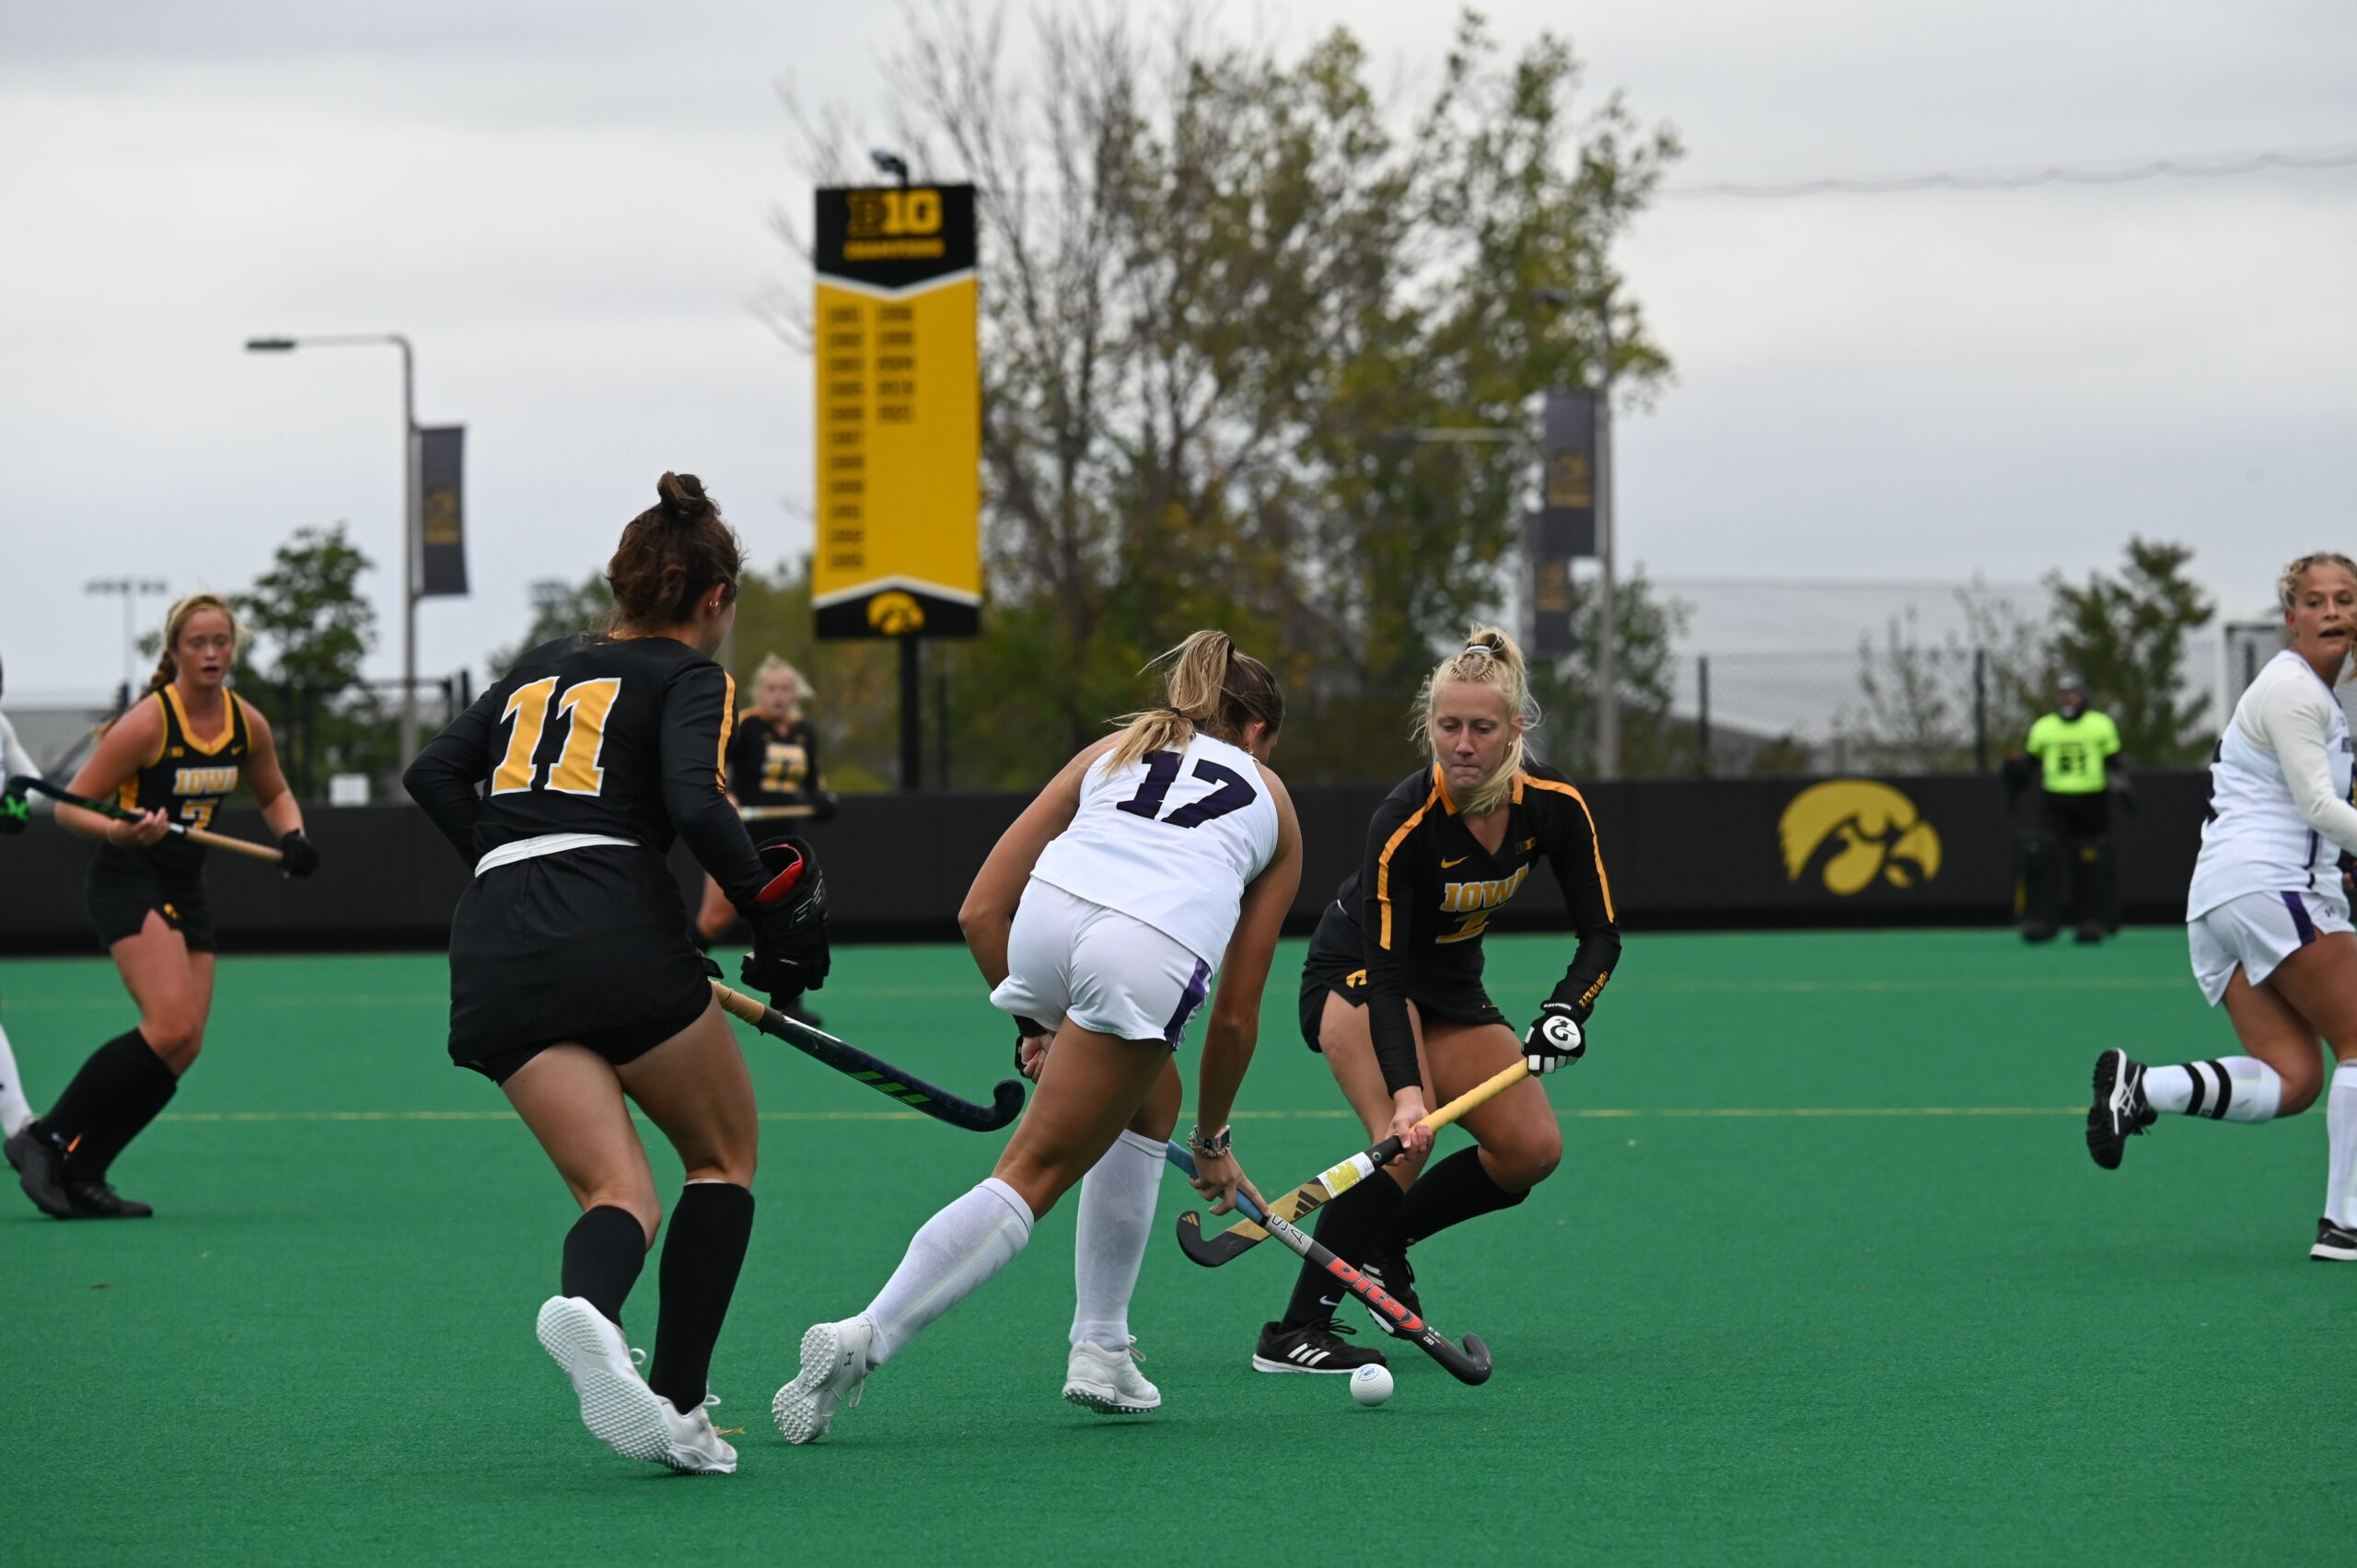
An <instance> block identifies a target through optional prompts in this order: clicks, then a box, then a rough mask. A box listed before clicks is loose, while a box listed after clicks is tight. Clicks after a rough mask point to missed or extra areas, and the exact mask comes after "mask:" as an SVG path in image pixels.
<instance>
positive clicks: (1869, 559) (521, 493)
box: [0, 0, 2357, 698]
mask: <svg viewBox="0 0 2357 1568" xmlns="http://www.w3.org/2000/svg"><path fill="white" fill-rule="evenodd" d="M1487 10H1488V11H1489V14H1490V15H1491V17H1492V20H1493V22H1494V24H1495V27H1496V29H1497V30H1498V31H1499V32H1500V33H1501V34H1502V35H1503V36H1504V38H1505V39H1506V40H1508V41H1510V42H1512V41H1520V40H1522V39H1525V38H1527V37H1528V36H1529V35H1530V34H1531V33H1532V32H1533V31H1534V30H1535V29H1538V27H1540V26H1542V25H1548V26H1554V27H1557V28H1561V29H1567V30H1568V31H1569V32H1570V35H1571V37H1572V39H1573V43H1574V45H1575V46H1576V48H1577V49H1578V50H1579V52H1581V54H1582V55H1583V56H1584V57H1585V60H1586V62H1587V64H1588V68H1589V81H1590V84H1591V86H1592V87H1596V88H1598V89H1602V88H1616V87H1617V88H1620V89H1621V90H1623V91H1625V92H1626V93H1627V94H1628V96H1629V99H1630V100H1631V104H1632V106H1633V107H1634V108H1635V110H1637V111H1638V112H1639V113H1640V114H1641V115H1642V116H1644V117H1646V118H1647V119H1651V120H1665V121H1667V122H1670V123H1672V124H1674V125H1675V126H1676V127H1677V128H1678V131H1679V132H1680V134H1682V135H1683V137H1684V138H1685V140H1686V143H1687V145H1688V148H1689V156H1688V157H1687V158H1686V160H1685V162H1684V163H1683V165H1682V166H1681V167H1680V168H1679V169H1678V171H1677V172H1676V174H1675V175H1674V176H1673V183H1675V184H1678V185H1691V184H1697V183H1702V182H1707V181H1712V180H1772V179H1778V178H1783V177H1804V176H1812V175H1830V174H1839V175H1865V174H1875V173H1882V172H1894V171H1898V172H1904V171H1912V170H1918V169H1926V168H1987V167H1991V166H2012V165H2020V164H2025V163H2044V162H2049V161H2055V160H2107V159H2124V158H2131V157H2142V156H2146V155H2160V154H2181V153H2203V152H2213V151H2227V150H2235V149H2257V148H2288V147H2300V146H2315V145H2324V144H2341V145H2348V144H2357V6H2351V5H2348V4H2346V3H2345V0H2214V3H2212V0H2204V3H2194V0H2138V3H2135V4H2130V3H2127V0H2087V3H2083V4H2079V5H2075V6H2055V5H2052V4H2050V0H2039V3H2036V4H2032V3H2028V0H1970V3H1949V4H1935V5H1918V6H1898V5H1893V4H1889V3H1887V0H1880V3H1876V0H1802V3H1791V4H1784V5H1780V6H1761V5H1759V4H1757V3H1750V0H1747V3H1736V0H1680V3H1679V4H1676V5H1662V4H1659V3H1658V0H1651V3H1648V0H1596V3H1593V4H1589V5H1586V6H1564V5H1561V4H1555V5H1542V4H1532V3H1527V0H1492V4H1491V5H1489V6H1487ZM1232 13H1233V14H1235V15H1237V16H1239V17H1249V16H1250V15H1252V13H1250V12H1249V11H1248V10H1246V9H1245V8H1243V7H1233V8H1232ZM1260 14H1261V15H1264V16H1265V17H1270V18H1272V19H1274V20H1275V21H1276V23H1277V25H1278V26H1279V27H1280V29H1282V31H1283V34H1284V35H1285V36H1286V37H1287V38H1288V39H1290V40H1292V41H1295V42H1299V41H1305V40H1306V39H1307V38H1308V37H1310V36H1311V35H1312V34H1313V33H1314V32H1316V31H1318V30H1321V29H1324V28H1325V27H1327V26H1330V25H1333V24H1334V23H1336V22H1339V21H1347V22H1348V23H1349V24H1350V25H1351V26H1353V28H1355V29H1358V30H1359V31H1360V33H1361V35H1362V36H1363V37H1364V39H1365V40H1366V41H1368V43H1369V44H1370V45H1371V46H1372V48H1373V49H1374V51H1375V52H1376V58H1377V60H1378V61H1380V62H1381V63H1382V70H1383V73H1384V75H1385V76H1386V77H1387V78H1391V77H1395V76H1396V77H1398V78H1399V79H1404V80H1406V81H1409V82H1411V83H1412V82H1428V81H1429V80H1430V79H1431V77H1432V75H1433V73H1434V68H1435V65H1434V63H1435V61H1436V58H1437V54H1438V52H1439V51H1440V50H1441V49H1442V48H1443V47H1445V45H1446V39H1447V32H1448V25H1449V24H1448V15H1447V13H1446V10H1445V8H1443V7H1442V6H1435V5H1433V4H1430V3H1428V0H1426V3H1415V4H1411V3H1407V0H1349V3H1348V4H1342V3H1336V0H1318V3H1316V4H1295V5H1289V6H1275V5H1271V6H1268V7H1266V8H1265V9H1264V11H1263V12H1262V13H1260ZM898 27H899V22H898V19H897V15H896V13H895V11H894V10H893V8H892V7H890V6H884V5H874V6H817V5H811V4H807V3H800V4H780V3H775V0H772V3H769V4H752V3H748V0H675V3H674V4H672V5H670V6H661V7H656V6H645V5H643V4H635V3H633V4H620V3H613V0H566V3H563V4H555V3H548V4H517V3H506V4H500V3H495V0H494V3H483V0H476V3H470V4H465V5H460V4H456V3H454V0H407V3H405V4H403V5H401V6H389V5H377V6H367V7H360V6H318V5H315V4H309V3H306V0H207V3H206V4H203V5H189V4H185V3H176V0H109V3H107V4H102V5H85V6H67V5H57V4H53V3H52V0H0V279H5V285H4V286H0V467H5V473H6V486H5V490H0V519H5V521H0V528H5V532H6V552H5V554H4V555H0V656H5V659H6V673H7V680H8V689H9V691H10V692H11V693H12V694H17V695H19V696H22V697H28V698H29V697H35V696H37V695H38V694H40V693H43V692H51V693H63V692H67V691H74V692H90V691H102V690H104V689H106V688H107V687H109V686H110V685H111V684H112V683H113V681H114V680H115V679H118V677H119V675H120V671H121V665H122V634H121V616H120V607H119V606H118V605H117V604H116V603H114V602H112V601H100V600H93V599H88V598H85V596H84V593H83V585H84V583H85V581H86V580H87V579H88V578H90V577H92V576H94V575H118V574H124V573H134V574H141V575H154V576H157V577H160V578H162V579H164V580H166V581H168V583H169V584H170V585H171V587H172V588H173V590H174V591H176V592H179V591H186V590H188V589H190V588H193V587H200V586H202V587H222V588H236V587H242V586H243V585H245V584H246V583H248V582H250V580H251V579H252V577H253V576H254V575H255V574H256V573H257V572H258V571H259V570H260V569H261V567H262V566H263V564H264V563H265V562H266V561H267V559H268V556H269V554H270V552H271V550H272V549H273V546H275V545H276V544H277V543H278V542H279V541H280V540H282V539H283V538H284V536H285V535H286V533H287V532H288V531H289V530H290V529H291V528H293V527H295V526H296V525H297V524H301V523H306V522H321V521H330V520H333V519H336V518H345V519H348V520H349V521H350V522H351V524H352V526H353V528H354V532H355V533H356V535H357V536H358V538H359V540H361V541H362V543H363V545H364V547H365V548H366V549H368V550H369V551H370V552H371V553H372V554H373V555H375V556H376V557H377V559H378V560H379V561H380V562H383V563H386V565H387V567H388V569H387V570H384V571H380V572H379V573H377V575H376V577H375V579H374V582H375V586H376V587H377V589H378V590H379V595H380V602H381V604H382V606H383V615H384V620H385V628H386V632H387V636H386V640H385V643H384V645H383V647H382V649H381V650H380V653H379V655H378V657H377V667H378V668H379V669H380V670H382V671H384V672H388V673H389V672H390V671H392V670H393V669H394V668H396V667H397V661H398V643H397V641H396V639H395V637H394V635H393V633H394V629H395V627H396V626H397V624H398V621H397V617H396V615H395V596H396V589H397V572H395V571H394V570H392V569H391V567H392V565H393V563H396V562H397V561H398V556H397V555H395V553H394V550H395V546H396V539H397V531H396V530H397V528H398V522H397V519H398V514H399V506H400V496H401V447H400V440H399V419H400V402H399V380H398V375H397V362H396V360H395V357H394V355H393V354H392V352H391V351H390V350H389V349H337V350H332V351H330V350H319V351H317V352H311V351H306V352H303V353H299V354H295V355H293V356H291V357H289V356H253V355H247V354H242V353H240V352H239V346H238V345H239V344H240V343H241V342H242V341H243V340H244V339H245V338H246V337H248V336H249V335H252V334H256V333H262V332H280V331H284V332H331V331H378V330H399V331H406V332H408V333H409V334H410V335H411V336H412V338H413V339H414V340H415V341H416V343H417V347H418V354H419V403H420V412H421V414H422V416H423V417H424V419H425V420H426V421H427V422H428V423H435V422H444V421H449V422H464V423H465V424H467V425H468V427H469V431H470V436H469V440H470V447H469V453H468V460H469V470H468V475H467V482H468V496H467V502H468V508H469V513H470V540H469V550H470V567H471V571H472V574H473V580H474V592H473V594H472V596H471V597H470V598H466V599H457V600H430V601H428V602H427V603H426V605H425V606H424V611H423V615H422V621H421V625H422V646H421V657H420V665H421V668H422V669H424V671H427V672H430V673H440V672H443V671H447V670H449V669H452V668H457V667H459V666H460V665H476V666H478V667H479V666H480V662H481V658H482V654H483V651H484V650H485V649H486V648H487V647H489V646H491V645H494V644H497V643H500V642H502V641H505V640H507V639H509V638H511V637H512V636H513V635H514V634H515V633H516V632H517V630H518V629H519V627H520V625H521V623H522V621H524V619H525V617H526V614H527V609H526V601H525V589H526V585H527V584H528V582H530V581H531V580H533V579H535V578H539V577H545V576H561V577H566V578H578V577H580V576H581V575H584V574H586V572H587V571H589V570H590V569H591V568H592V567H594V566H595V565H597V564H598V563H600V562H601V561H602V559H603V557H604V555H605V553H606V552H607V550H608V549H610V545H611V541H612V539H613V536H614V533H615V530H616V528H618V526H619V525H620V523H621V522H622V521H623V520H624V519H626V518H627V517H629V516H630V515H632V514H633V512H635V511H636V510H638V509H639V507H640V506H641V505H644V504H645V503H646V502H648V501H649V500H651V499H652V482H653V479H654V477H655V475H656V473H657V472H659V471H660V470H663V469H665V468H667V467H668V468H680V469H690V470H696V471H698V472H701V473H702V475H704V477H705V479H706V480H707V482H709V483H710V485H711V486H712V488H713V490H714V493H715V494H717V495H719V496H720V497H721V498H722V500H723V502H724V504H725V505H726V506H727V508H728V511H729V514H730V516H731V517H732V519H733V520H734V521H735V522H736V523H737V527H738V528H740V530H742V531H743V532H744V533H745V534H746V536H747V537H748V539H749V541H750V542H751V544H752V545H753V547H754V552H755V554H756V556H757V557H759V558H761V559H763V560H776V559H781V558H783V557H784V556H785V555H786V554H788V553H789V552H795V551H798V550H800V549H802V548H804V547H805V545H806V544H807V537H808V525H807V522H806V521H803V520H801V519H802V517H803V514H802V512H801V511H800V509H799V504H800V503H802V502H804V501H806V500H807V495H808V489H809V483H808V470H809V446H810V436H809V389H808V381H809V367H808V365H807V362H806V361H803V360H800V359H798V358H797V357H796V356H795V354H792V353H790V352H789V351H788V350H787V349H786V348H785V347H784V345H783V344H782V343H780V342H779V341H778V340H777V339H776V338H775V337H773V336H772V334H771V333H770V332H769V331H768V330H767V329H766V328H765V327H763V326H762V325H761V322H760V321H759V320H758V319H757V318H756V316H755V315H754V313H753V312H752V310H751V308H750V306H749V302H750V301H751V300H752V298H753V297H754V296H756V295H757V294H758V293H759V292H760V291H761V289H763V288H764V287H765V286H767V285H771V284H772V283H773V282H774V281H775V280H776V279H777V277H778V276H779V274H780V270H781V268H780V251H779V248H778V245H777V242H776V241H775V239H774V238H772V235H771V234H770V232H769V230H768V228H767V225H766V215H767V213H768V211H769V209H770V208H771V206H772V204H774V203H781V202H783V203H789V204H792V205H793V206H795V208H796V209H797V210H798V209H799V208H801V207H802V206H803V205H804V204H805V203H807V195H806V194H805V193H804V192H802V191H801V190H800V189H798V188H797V186H796V185H795V182H794V179H793V175H792V171H791V168H790V167H789V164H788V161H787V157H786V154H785V134H784V121H783V117H782V115H781V112H780V110H779V108H778V105H777V100H776V97H775V92H774V84H775V83H776V81H777V80H778V79H779V78H781V77H784V76H791V77H793V78H794V79H795V80H796V81H797V82H798V83H799V84H800V85H801V86H802V87H803V88H804V89H805V91H806V92H807V93H808V94H810V95H811V96H814V97H822V98H823V97H830V96H831V97H833V98H835V99H839V100H841V101H842V102H844V103H845V104H847V105H849V106H850V107H851V108H853V110H859V109H861V108H862V106H864V105H866V104H867V103H869V102H870V95H871V92H872V83H873V79H874V75H875V72H874V69H873V63H874V61H875V59H876V58H877V55H878V53H879V52H882V51H883V50H885V49H887V48H888V47H889V45H890V43H891V41H892V39H893V37H894V34H895V32H896V30H897V29H898ZM2352 257H2357V168H2340V169H2334V170H2328V171H2323V172H2310V173H2291V172H2269V173H2262V174H2257V175H2251V176H2247V177H2244V178H2240V179H2223V180H2154V181H2150V182H2146V183H2142V184H2134V185H2128V186H2123V187H2119V188H2111V189H2096V190H2089V189H2064V190H2055V189H2048V190H2040V191H2030V192H2011V193H1985V194H1951V193H1925V194H1910V195H1890V196H1875V197H1824V198H1818V199H1815V200H1806V201H1777V202H1759V201H1730V200H1714V201H1713V200H1689V201H1668V202H1665V203H1662V204H1661V205H1660V206H1659V207H1658V208H1657V210H1656V211H1655V212H1654V213H1653V214H1651V215H1648V216H1646V217H1645V218H1644V219H1643V221H1642V223H1641V225H1640V226H1639V227H1638V229H1637V231H1636V232H1635V234H1634V236H1633V237H1632V238H1631V242H1630V243H1629V245H1628V246H1627V247H1626V249H1625V250H1624V252H1623V255H1622V262H1623V265H1624V268H1625V271H1626V273H1627V274H1628V277H1629V280H1630V287H1631V290H1632V291H1633V292H1634V293H1635V294H1636V295H1637V296H1639V297H1641V298H1642V300H1643V303H1644V306H1645V308H1646V309H1647V310H1648V311H1649V313H1650V315H1651V319H1652V321H1653V324H1654V327H1655V331H1656V332H1657V334H1658V336H1659V338H1660V339H1661V341H1662V342H1663V343H1664V344H1665V345H1666V347H1667V349H1668V350H1669V352H1670V354H1672V355H1673V357H1674V358H1675V360H1676V362H1677V365H1678V381H1677V384H1676V385H1675V386H1674V387H1673V388H1671V389H1670V390H1669V391H1668V393H1667V394H1666V396H1665V397H1664V398H1662V399H1661V400H1660V401H1659V403H1658V404H1657V406H1656V407H1655V408H1654V409H1652V410H1651V411H1650V412H1646V413H1644V414H1643V415H1641V416H1639V417H1635V418H1632V419H1630V420H1628V421H1626V422H1625V423H1624V424H1623V425H1622V427H1621V446H1620V465H1619V468H1620V507H1621V519H1622V529H1623V538H1624V541H1625V547H1626V550H1627V552H1628V555H1629V557H1630V558H1631V559H1632V560H1635V561H1641V562H1643V563H1645V564H1646V565H1647V566H1649V567H1650V568H1651V569H1652V570H1653V571H1654V572H1655V574H1656V575H1664V576H1666V577H1670V578H1673V579H1674V578H1678V577H1680V576H1688V575H1710V576H1713V577H1724V576H1727V575H1752V574H1759V575H1772V576H1777V577H1790V576H1816V575H1839V576H1852V575H1854V576H1864V577H1910V578H1922V577H1963V576H1967V575H1971V574H1973V573H1975V572H1979V573H1983V574H1986V575H1989V576H1991V577H1992V578H1997V579H2002V580H2008V581H2015V580H2022V579H2034V578H2036V577H2038V576H2039V575H2041V574H2043V573H2044V572H2046V571H2048V570H2049V569H2051V568H2056V567H2060V568H2062V569H2064V570H2066V571H2072V572H2082V571H2084V570H2086V569H2087V568H2089V567H2092V566H2095V565H2098V564H2102V563H2108V562H2110V561H2112V560H2114V559H2116V558H2117V556H2118V554H2119V550H2120V547H2121V545H2122V544H2123V543H2124V542H2125V540H2127V538H2128V536H2129V535H2130V534H2131V532H2136V531H2141V532H2143V533H2146V534H2148V535H2153V536H2158V537H2164V538H2170V539H2177V540H2186V541H2188V542H2189V543H2191V544H2193V545H2194V546H2195V547H2196V548H2197V549H2198V551H2199V552H2200V555H2199V562H2198V563H2199V566H2200V571H2201V573H2202V575H2204V577H2205V579H2206V580H2208V581H2209V582H2210V583H2211V584H2212V585H2213V587H2215V588H2216V589H2217V590H2218V591H2219V592H2220V593H2221V594H2222V595H2223V596H2224V597H2225V598H2226V599H2227V600H2228V603H2229V606H2230V608H2232V609H2234V610H2237V611H2245V612H2247V610H2249V609H2251V608H2254V607H2258V606H2263V605H2264V603H2265V602H2266V596H2267V594H2268V591H2269V584H2270V580H2271V577H2272V575H2273V574H2274V572H2275V570H2276V569H2277V567H2278V566H2279V565H2280V563H2281V562H2282V560H2283V558H2284V557H2286V556H2287V555H2289V554H2291V553H2293V552H2296V551H2299V550H2303V549H2307V548H2313V547H2315V546H2316V545H2319V544H2323V545H2329V546H2334V547H2338V548H2342V549H2351V548H2352V547H2357V526H2352V525H2357V512H2352V507H2351V500H2350V495H2351V474H2350V470H2351V459H2352V458H2357V439H2352V435H2351V432H2352V429H2357V312H2352V308H2351V282H2350V278H2351V272H2350V268H2351V258H2352ZM159 612H160V606H159V605H157V604H152V603H151V604H150V605H148V606H146V607H145V614H146V618H147V619H151V620H152V619H153V618H154V617H155V616H156V615H157V613H159ZM1702 632H1703V635H1704V636H1705V637H1706V638H1707V636H1708V634H1709V628H1708V627H1707V626H1706V627H1704V628H1703V629H1702ZM1827 640H1828V642H1829V645H1835V646H1840V645H1844V644H1846V642H1847V640H1848V634H1847V633H1844V634H1842V635H1841V636H1839V637H1835V636H1829V637H1828V639H1827Z"/></svg>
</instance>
